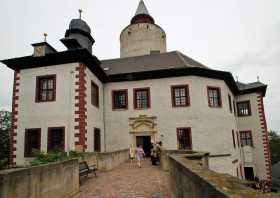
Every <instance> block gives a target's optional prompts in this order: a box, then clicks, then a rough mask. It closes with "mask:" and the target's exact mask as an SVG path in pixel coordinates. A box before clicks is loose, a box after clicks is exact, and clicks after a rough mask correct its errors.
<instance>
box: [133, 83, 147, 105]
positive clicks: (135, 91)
mask: <svg viewBox="0 0 280 198" xmlns="http://www.w3.org/2000/svg"><path fill="white" fill-rule="evenodd" d="M144 90H145V91H147V93H148V94H147V95H148V96H147V97H148V98H147V107H146V108H139V107H137V101H136V93H137V91H144ZM133 106H134V109H136V110H145V109H150V108H151V91H150V87H143V88H134V89H133Z"/></svg>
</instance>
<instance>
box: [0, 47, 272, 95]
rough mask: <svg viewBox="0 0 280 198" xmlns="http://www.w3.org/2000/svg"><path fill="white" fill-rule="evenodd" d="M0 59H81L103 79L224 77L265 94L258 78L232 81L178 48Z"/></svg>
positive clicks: (238, 87) (28, 62)
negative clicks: (106, 56)
mask: <svg viewBox="0 0 280 198" xmlns="http://www.w3.org/2000/svg"><path fill="white" fill-rule="evenodd" d="M1 62H3V63H4V64H5V65H7V66H8V67H9V68H11V69H13V70H20V69H28V68H36V67H44V66H52V65H59V64H65V63H75V62H82V63H85V64H86V65H87V67H88V68H89V70H91V71H92V73H94V74H95V75H96V76H97V77H98V78H99V80H101V81H102V82H104V83H105V82H124V81H134V80H146V79H159V78H168V77H179V76H201V77H206V78H213V79H219V80H223V81H225V83H226V84H227V85H228V87H229V88H230V89H231V91H232V92H233V93H234V94H235V95H242V94H247V93H255V92H260V93H262V94H263V96H265V93H266V88H267V85H265V84H263V83H260V82H255V83H249V84H245V83H240V82H235V80H234V78H233V76H232V74H231V73H230V72H226V71H218V70H213V69H209V68H208V67H206V66H204V65H202V64H201V63H199V62H197V61H195V60H193V59H191V58H189V57H187V56H185V55H183V54H182V53H180V52H178V51H174V52H169V53H162V54H152V55H145V56H137V57H129V58H119V59H111V60H103V61H102V62H100V61H99V60H98V59H97V58H96V57H95V56H92V55H91V54H90V53H89V52H88V50H86V49H76V50H67V51H63V52H57V53H51V54H46V55H45V56H42V57H34V56H25V57H20V58H13V59H7V60H2V61H1ZM106 68H109V70H107V69H106Z"/></svg>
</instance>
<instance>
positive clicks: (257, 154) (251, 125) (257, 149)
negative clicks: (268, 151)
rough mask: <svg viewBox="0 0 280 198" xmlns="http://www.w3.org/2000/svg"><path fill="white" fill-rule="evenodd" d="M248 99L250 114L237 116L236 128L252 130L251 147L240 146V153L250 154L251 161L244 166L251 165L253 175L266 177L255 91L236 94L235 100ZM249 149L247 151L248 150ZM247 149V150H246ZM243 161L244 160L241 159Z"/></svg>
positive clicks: (244, 155)
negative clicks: (240, 94)
mask: <svg viewBox="0 0 280 198" xmlns="http://www.w3.org/2000/svg"><path fill="white" fill-rule="evenodd" d="M247 100H250V104H251V114H252V115H251V116H246V117H238V118H237V122H238V130H239V131H252V137H253V144H254V146H253V148H242V149H241V154H242V158H243V159H244V157H248V158H250V156H246V155H250V153H251V155H252V162H245V164H244V165H245V166H248V167H253V168H254V172H255V176H258V177H259V178H266V171H265V169H266V167H265V158H264V147H263V140H262V135H263V134H262V130H261V125H260V115H259V111H258V102H257V93H252V94H246V95H242V96H238V97H237V98H236V102H239V101H247ZM248 150H249V152H248ZM246 151H247V152H246ZM243 161H244V160H243Z"/></svg>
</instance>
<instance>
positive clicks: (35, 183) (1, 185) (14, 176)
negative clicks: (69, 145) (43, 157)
mask: <svg viewBox="0 0 280 198" xmlns="http://www.w3.org/2000/svg"><path fill="white" fill-rule="evenodd" d="M78 191H79V164H78V160H77V159H73V160H68V161H64V162H57V163H52V164H48V165H42V166H36V167H31V168H21V169H11V170H4V171H1V172H0V198H13V197H20V198H30V197H34V198H35V197H40V198H49V197H51V198H61V197H71V196H72V195H74V194H75V193H77V192H78Z"/></svg>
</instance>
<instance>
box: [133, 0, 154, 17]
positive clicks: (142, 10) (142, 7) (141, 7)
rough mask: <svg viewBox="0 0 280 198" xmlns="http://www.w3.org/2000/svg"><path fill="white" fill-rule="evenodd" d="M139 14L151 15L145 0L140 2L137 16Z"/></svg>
mask: <svg viewBox="0 0 280 198" xmlns="http://www.w3.org/2000/svg"><path fill="white" fill-rule="evenodd" d="M138 14H146V15H150V14H149V12H148V9H147V7H146V5H145V3H144V1H143V0H141V1H140V2H139V5H138V8H137V10H136V13H135V16H136V15H138Z"/></svg>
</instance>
